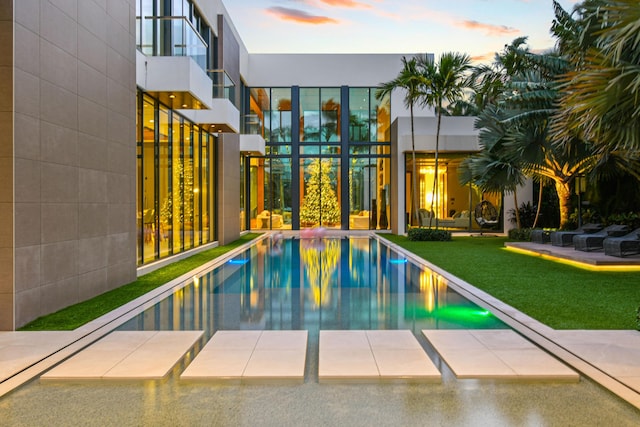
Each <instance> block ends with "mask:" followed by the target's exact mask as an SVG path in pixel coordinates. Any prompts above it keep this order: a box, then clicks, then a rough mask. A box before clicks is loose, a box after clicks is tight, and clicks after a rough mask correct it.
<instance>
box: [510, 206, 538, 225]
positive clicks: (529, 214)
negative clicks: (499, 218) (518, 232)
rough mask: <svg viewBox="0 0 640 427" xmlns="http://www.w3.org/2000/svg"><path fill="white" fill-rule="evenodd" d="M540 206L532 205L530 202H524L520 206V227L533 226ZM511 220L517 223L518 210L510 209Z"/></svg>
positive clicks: (512, 222)
mask: <svg viewBox="0 0 640 427" xmlns="http://www.w3.org/2000/svg"><path fill="white" fill-rule="evenodd" d="M537 209H538V208H537V207H536V205H532V204H531V203H530V202H527V203H522V204H521V205H520V207H519V208H518V213H519V214H520V227H522V228H531V227H533V222H534V221H535V220H536V210H537ZM509 222H511V224H514V225H515V224H516V223H517V218H516V210H515V209H510V210H509Z"/></svg>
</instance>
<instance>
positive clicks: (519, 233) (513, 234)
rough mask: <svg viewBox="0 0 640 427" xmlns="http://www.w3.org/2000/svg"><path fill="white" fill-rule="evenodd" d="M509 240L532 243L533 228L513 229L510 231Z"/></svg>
mask: <svg viewBox="0 0 640 427" xmlns="http://www.w3.org/2000/svg"><path fill="white" fill-rule="evenodd" d="M509 239H511V240H518V241H522V242H529V241H531V228H512V229H511V230H509Z"/></svg>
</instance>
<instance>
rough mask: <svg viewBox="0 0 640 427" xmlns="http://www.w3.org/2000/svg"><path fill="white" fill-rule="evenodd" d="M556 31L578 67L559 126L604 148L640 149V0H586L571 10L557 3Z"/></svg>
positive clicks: (565, 134)
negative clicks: (568, 11) (639, 5)
mask: <svg viewBox="0 0 640 427" xmlns="http://www.w3.org/2000/svg"><path fill="white" fill-rule="evenodd" d="M554 8H555V9H556V20H555V21H554V27H552V30H553V31H554V34H555V35H556V37H557V38H558V45H559V46H560V48H561V49H562V50H563V53H566V54H568V55H571V57H572V58H573V59H574V62H575V68H574V69H573V70H572V71H571V72H569V73H568V74H567V75H566V77H565V78H564V79H563V83H564V84H565V86H564V87H563V91H564V96H563V97H562V98H561V99H560V110H559V112H558V114H557V116H556V118H555V121H556V123H555V124H554V127H553V131H554V134H555V135H556V137H558V138H561V140H562V141H564V142H566V141H567V140H569V139H571V138H572V137H574V136H576V135H577V136H579V137H581V138H583V139H585V140H587V141H589V142H590V143H591V144H593V145H594V146H595V147H596V148H597V149H598V151H599V152H600V153H604V154H605V155H606V153H607V152H613V151H624V152H626V153H628V154H630V155H632V156H634V157H637V156H638V153H639V152H640V42H639V38H638V37H639V36H638V34H640V8H639V7H638V1H637V0H616V1H615V2H611V1H602V0H586V1H584V2H582V3H580V4H578V5H577V6H576V7H575V8H574V15H576V18H573V16H572V15H569V14H568V13H567V12H565V11H564V10H563V9H562V7H560V6H559V5H558V4H557V3H556V2H554Z"/></svg>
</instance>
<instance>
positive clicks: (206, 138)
mask: <svg viewBox="0 0 640 427" xmlns="http://www.w3.org/2000/svg"><path fill="white" fill-rule="evenodd" d="M137 123H138V126H137V136H138V142H137V168H138V173H137V177H138V182H137V195H138V200H137V218H138V236H139V238H138V264H145V263H149V262H151V261H155V260H157V259H160V258H163V257H166V256H169V255H173V254H176V253H179V252H182V251H184V250H187V249H190V248H193V247H195V246H199V245H202V244H205V243H209V242H211V241H212V240H213V239H214V237H215V230H213V229H212V226H213V224H215V222H214V218H213V214H214V209H213V206H214V200H213V198H214V193H213V192H212V191H211V189H212V188H214V186H213V184H214V183H213V171H212V166H211V165H212V164H215V159H214V158H213V153H214V151H215V150H213V144H214V137H213V136H212V135H211V134H209V133H207V132H206V131H204V130H203V129H202V128H201V127H200V126H197V125H195V124H193V123H191V122H189V121H188V120H186V119H184V118H183V117H182V116H180V115H179V114H177V113H176V112H175V111H173V110H171V109H169V108H167V107H166V106H164V105H162V104H161V103H160V102H159V101H158V100H156V99H154V98H153V97H151V96H150V95H147V94H144V93H142V92H139V93H138V114H137Z"/></svg>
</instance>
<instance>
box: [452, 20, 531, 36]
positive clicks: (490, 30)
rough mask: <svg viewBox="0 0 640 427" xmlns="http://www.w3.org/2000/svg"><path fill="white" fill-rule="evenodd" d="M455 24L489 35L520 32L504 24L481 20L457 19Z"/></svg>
mask: <svg viewBox="0 0 640 427" xmlns="http://www.w3.org/2000/svg"><path fill="white" fill-rule="evenodd" d="M455 25H456V26H457V27H462V28H466V29H468V30H481V31H484V32H486V33H487V35H489V36H505V35H510V34H518V33H520V30H518V29H516V28H513V27H507V26H506V25H493V24H485V23H483V22H478V21H473V20H466V21H458V22H456V23H455Z"/></svg>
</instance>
